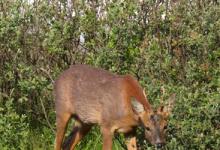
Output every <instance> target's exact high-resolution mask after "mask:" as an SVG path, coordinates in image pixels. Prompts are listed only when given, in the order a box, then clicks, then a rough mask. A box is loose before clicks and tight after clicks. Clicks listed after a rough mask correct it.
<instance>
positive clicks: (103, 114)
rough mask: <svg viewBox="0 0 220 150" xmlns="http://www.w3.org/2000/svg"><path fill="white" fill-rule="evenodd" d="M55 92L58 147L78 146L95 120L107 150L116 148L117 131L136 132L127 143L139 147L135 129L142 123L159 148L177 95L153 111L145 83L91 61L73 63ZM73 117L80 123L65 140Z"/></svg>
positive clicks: (128, 145)
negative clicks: (116, 73) (113, 146)
mask: <svg viewBox="0 0 220 150" xmlns="http://www.w3.org/2000/svg"><path fill="white" fill-rule="evenodd" d="M54 94H55V105H56V126H57V131H56V145H55V149H56V150H60V149H61V148H63V149H74V147H75V146H76V144H77V143H78V142H79V141H80V140H81V139H82V138H83V137H84V136H85V135H86V134H87V133H88V131H89V130H90V129H91V127H92V125H94V124H98V125H100V127H101V133H102V136H103V150H111V149H112V138H113V136H114V132H122V133H125V135H132V138H129V141H128V142H127V147H128V149H129V150H131V149H137V148H136V139H135V135H134V134H132V133H134V132H133V131H134V129H135V127H137V126H138V125H142V126H143V127H144V128H145V136H146V138H147V139H148V140H149V141H150V143H151V144H153V145H155V146H156V147H158V148H159V147H162V145H163V144H164V143H165V137H164V134H165V130H166V128H167V117H168V115H169V113H170V111H171V108H172V107H173V102H174V99H175V96H174V95H173V96H171V98H170V100H169V105H167V106H161V107H160V108H158V109H157V111H153V109H152V108H151V105H150V104H149V102H148V100H147V98H146V95H145V94H144V92H143V90H142V88H141V86H140V85H139V83H138V82H137V81H136V80H135V79H134V78H133V77H132V76H130V75H115V74H113V73H110V72H108V71H105V70H102V69H97V68H92V67H89V66H87V65H73V66H72V67H70V68H69V69H67V70H66V71H64V72H63V73H62V74H61V75H60V77H59V78H58V79H57V80H56V82H55V85H54ZM71 117H73V118H74V119H75V121H76V124H75V126H74V127H73V130H72V132H71V134H70V135H69V136H68V138H67V139H66V141H65V142H64V143H65V144H62V143H63V138H64V133H65V129H66V126H67V123H68V121H69V119H70V118H71ZM62 145H64V146H62Z"/></svg>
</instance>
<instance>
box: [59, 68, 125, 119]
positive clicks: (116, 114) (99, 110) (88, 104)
mask: <svg viewBox="0 0 220 150" xmlns="http://www.w3.org/2000/svg"><path fill="white" fill-rule="evenodd" d="M123 83H124V78H123V76H119V75H115V74H112V73H110V72H108V71H105V70H102V69H97V68H92V67H89V66H86V65H74V66H72V67H71V68H69V69H68V70H66V71H64V72H63V73H62V74H61V75H60V77H59V78H58V79H57V80H56V82H55V98H56V111H57V112H59V111H69V112H71V113H72V114H75V115H77V117H78V118H79V119H80V120H82V121H83V122H86V123H101V122H103V121H108V120H115V119H116V120H117V119H118V118H120V117H123V116H124V115H125V114H126V113H127V110H126V109H124V108H125V107H126V106H125V105H126V104H125V101H124V96H125V95H124V93H125V90H124V85H123Z"/></svg>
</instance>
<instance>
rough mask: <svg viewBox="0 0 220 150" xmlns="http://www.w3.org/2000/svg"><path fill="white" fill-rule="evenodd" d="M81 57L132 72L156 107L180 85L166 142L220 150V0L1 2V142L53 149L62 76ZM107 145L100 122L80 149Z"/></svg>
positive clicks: (14, 147) (15, 149)
mask: <svg viewBox="0 0 220 150" xmlns="http://www.w3.org/2000/svg"><path fill="white" fill-rule="evenodd" d="M77 63H80V64H90V65H92V66H96V67H100V68H104V69H106V70H110V71H112V72H115V73H117V74H132V75H133V76H135V77H136V78H137V79H138V80H139V82H140V83H141V84H142V86H143V87H145V88H146V90H147V95H148V99H149V100H150V102H151V103H152V104H153V105H154V106H155V107H156V106H158V105H159V103H160V101H161V100H164V101H165V102H166V99H167V98H168V97H169V95H170V94H171V93H176V95H177V100H176V106H175V109H174V111H173V115H172V116H171V119H170V125H169V127H168V137H167V139H168V141H167V145H166V147H165V149H169V150H191V149H193V150H197V149H206V150H219V148H220V2H219V0H139V1H137V0H127V1H125V0H110V1H107V0H85V1H83V0H0V148H1V150H19V149H20V150H26V149H27V150H29V149H30V150H32V149H34V150H41V149H42V150H47V149H48V150H49V149H51V150H52V149H53V147H54V138H55V134H54V129H55V111H54V101H53V94H52V88H53V80H55V79H56V78H57V76H58V75H59V74H60V73H61V72H62V71H63V70H64V69H66V68H68V67H69V66H70V65H71V64H77ZM161 89H165V93H162V92H161ZM69 128H71V125H70V126H69ZM123 138H124V137H123V136H122V135H120V136H117V138H115V139H114V149H115V150H122V149H124V148H123V146H124V142H123ZM138 138H139V145H140V147H141V148H142V149H149V150H150V149H154V147H153V146H151V145H149V144H148V142H147V141H145V140H144V139H143V138H142V134H141V129H140V133H139V134H138ZM101 146H102V140H101V135H100V133H99V129H98V127H95V128H94V129H93V130H92V131H91V132H90V134H89V135H88V136H87V137H86V139H84V140H83V141H82V142H81V143H80V144H79V145H78V146H77V149H78V150H81V149H83V150H84V149H85V150H91V149H94V150H99V149H101Z"/></svg>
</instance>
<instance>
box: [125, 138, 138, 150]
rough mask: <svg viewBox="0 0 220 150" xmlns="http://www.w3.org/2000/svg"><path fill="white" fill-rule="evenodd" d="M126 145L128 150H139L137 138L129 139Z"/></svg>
mask: <svg viewBox="0 0 220 150" xmlns="http://www.w3.org/2000/svg"><path fill="white" fill-rule="evenodd" d="M126 145H127V149H128V150H137V143H136V137H131V138H128V139H127V142H126Z"/></svg>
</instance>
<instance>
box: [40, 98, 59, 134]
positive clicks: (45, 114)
mask: <svg viewBox="0 0 220 150" xmlns="http://www.w3.org/2000/svg"><path fill="white" fill-rule="evenodd" d="M40 103H41V106H42V109H43V113H44V116H45V119H46V121H47V124H48V126H49V127H50V129H51V130H52V131H53V132H54V134H55V130H54V129H53V127H52V125H51V124H50V122H49V119H48V117H47V113H46V110H45V107H44V104H43V101H42V99H41V98H40Z"/></svg>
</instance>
